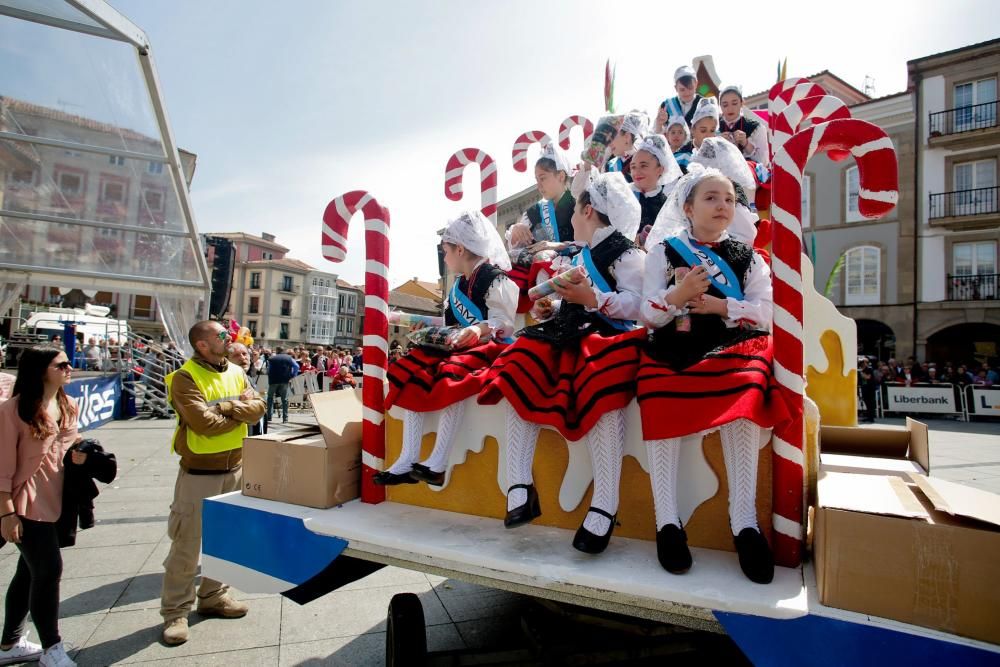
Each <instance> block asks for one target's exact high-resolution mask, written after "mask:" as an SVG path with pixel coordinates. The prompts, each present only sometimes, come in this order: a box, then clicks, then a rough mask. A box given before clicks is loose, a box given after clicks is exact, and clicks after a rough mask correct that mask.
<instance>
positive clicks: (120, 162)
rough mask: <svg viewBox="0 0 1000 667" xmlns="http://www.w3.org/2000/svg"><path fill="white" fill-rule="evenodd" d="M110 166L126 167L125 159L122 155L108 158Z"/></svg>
mask: <svg viewBox="0 0 1000 667" xmlns="http://www.w3.org/2000/svg"><path fill="white" fill-rule="evenodd" d="M108 164H113V165H115V166H116V167H124V166H125V158H123V157H122V156H121V155H109V156H108Z"/></svg>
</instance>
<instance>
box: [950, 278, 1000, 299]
mask: <svg viewBox="0 0 1000 667" xmlns="http://www.w3.org/2000/svg"><path fill="white" fill-rule="evenodd" d="M998 279H1000V274H996V273H981V274H979V275H975V276H948V300H949V301H996V300H997V299H1000V292H998V290H997V283H998V282H1000V280H998Z"/></svg>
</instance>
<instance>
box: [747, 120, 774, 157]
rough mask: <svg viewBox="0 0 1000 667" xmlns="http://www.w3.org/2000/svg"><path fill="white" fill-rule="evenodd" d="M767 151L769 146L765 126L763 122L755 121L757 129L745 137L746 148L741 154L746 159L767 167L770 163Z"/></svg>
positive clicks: (768, 151)
mask: <svg viewBox="0 0 1000 667" xmlns="http://www.w3.org/2000/svg"><path fill="white" fill-rule="evenodd" d="M769 153H770V147H769V145H768V142H767V128H765V127H764V123H757V129H755V130H754V131H753V132H751V133H750V136H749V137H747V145H746V150H744V151H743V156H744V157H745V158H746V159H748V160H753V161H754V162H759V163H760V164H762V165H764V166H765V167H769V166H770V164H771V158H770V155H769Z"/></svg>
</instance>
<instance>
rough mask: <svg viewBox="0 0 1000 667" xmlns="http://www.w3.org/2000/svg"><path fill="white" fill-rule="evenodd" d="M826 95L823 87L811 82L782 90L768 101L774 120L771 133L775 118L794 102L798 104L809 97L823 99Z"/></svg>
mask: <svg viewBox="0 0 1000 667" xmlns="http://www.w3.org/2000/svg"><path fill="white" fill-rule="evenodd" d="M825 95H826V89H825V88H824V87H823V86H821V85H819V84H817V83H809V82H806V83H800V84H799V85H797V86H795V87H793V88H786V89H785V90H782V91H781V92H779V93H778V94H777V95H775V96H774V97H773V98H770V99H768V102H767V111H768V114H769V115H770V117H771V119H772V123H771V127H770V128H768V129H769V131H770V132H773V131H774V123H773V121H774V118H775V117H777V116H778V115H780V114H781V112H782V111H784V110H785V108H786V107H787V106H788V105H789V104H791V103H792V102H798V101H799V100H802V99H805V98H807V97H821V96H825Z"/></svg>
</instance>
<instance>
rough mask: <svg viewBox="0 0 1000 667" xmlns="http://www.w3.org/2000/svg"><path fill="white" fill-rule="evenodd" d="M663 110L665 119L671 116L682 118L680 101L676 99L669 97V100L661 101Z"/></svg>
mask: <svg viewBox="0 0 1000 667" xmlns="http://www.w3.org/2000/svg"><path fill="white" fill-rule="evenodd" d="M663 108H664V109H666V110H667V117H668V118H669V117H671V116H683V115H684V111H683V110H682V109H681V101H680V98H678V97H671V98H669V99H666V100H663Z"/></svg>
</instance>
